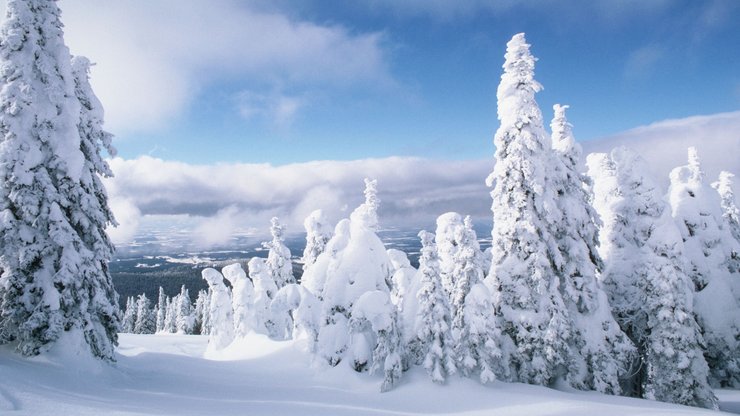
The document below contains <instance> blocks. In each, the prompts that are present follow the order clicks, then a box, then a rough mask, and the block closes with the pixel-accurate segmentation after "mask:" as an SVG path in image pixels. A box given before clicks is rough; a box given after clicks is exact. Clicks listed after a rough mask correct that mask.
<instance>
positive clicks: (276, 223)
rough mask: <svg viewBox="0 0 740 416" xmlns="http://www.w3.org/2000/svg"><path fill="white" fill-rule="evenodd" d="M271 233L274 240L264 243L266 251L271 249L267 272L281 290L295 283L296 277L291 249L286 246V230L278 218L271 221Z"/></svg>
mask: <svg viewBox="0 0 740 416" xmlns="http://www.w3.org/2000/svg"><path fill="white" fill-rule="evenodd" d="M270 233H271V234H272V240H271V241H268V242H265V243H262V245H263V246H264V247H265V248H266V249H269V252H268V254H267V261H266V262H265V265H266V266H267V272H268V273H270V276H272V280H273V281H274V282H275V284H276V285H277V287H278V289H280V288H281V287H283V286H285V285H287V284H289V283H295V277H293V263H292V262H291V260H290V249H289V248H288V247H287V246H286V245H285V238H284V236H283V235H284V233H285V230H284V227H283V226H282V225H281V224H280V220H278V218H277V217H273V218H272V220H270Z"/></svg>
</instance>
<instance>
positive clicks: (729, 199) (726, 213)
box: [712, 171, 740, 241]
mask: <svg viewBox="0 0 740 416" xmlns="http://www.w3.org/2000/svg"><path fill="white" fill-rule="evenodd" d="M734 177H735V175H733V174H732V173H730V172H727V171H722V172H720V173H719V180H717V182H714V183H712V187H713V188H714V189H716V190H717V193H718V194H719V196H720V200H721V201H722V202H721V204H722V217H723V218H724V220H725V224H727V226H728V228H729V229H730V232H731V233H732V235H733V236H734V237H735V240H737V241H740V208H738V205H737V201H736V200H735V192H734V191H733V190H732V185H733V180H732V178H734Z"/></svg>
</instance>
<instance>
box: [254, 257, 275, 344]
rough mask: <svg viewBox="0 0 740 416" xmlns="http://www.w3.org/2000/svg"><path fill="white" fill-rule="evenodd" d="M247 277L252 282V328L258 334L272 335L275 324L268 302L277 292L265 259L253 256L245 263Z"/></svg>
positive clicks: (273, 334)
mask: <svg viewBox="0 0 740 416" xmlns="http://www.w3.org/2000/svg"><path fill="white" fill-rule="evenodd" d="M247 269H249V278H250V279H252V283H253V284H254V303H253V308H254V327H253V328H254V330H255V331H256V332H258V333H260V334H265V335H269V336H272V337H274V336H275V335H276V333H275V330H276V328H275V325H274V322H273V320H272V315H271V313H270V303H271V302H272V298H273V297H275V294H276V293H277V292H278V288H277V285H275V281H274V280H272V275H270V272H269V271H268V270H267V265H266V264H265V259H263V258H259V257H253V258H252V259H251V260H249V263H248V264H247Z"/></svg>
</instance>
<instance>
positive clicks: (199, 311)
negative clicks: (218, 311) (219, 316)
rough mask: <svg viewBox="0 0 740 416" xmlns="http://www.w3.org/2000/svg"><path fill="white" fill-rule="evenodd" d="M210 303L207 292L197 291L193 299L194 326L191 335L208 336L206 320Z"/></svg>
mask: <svg viewBox="0 0 740 416" xmlns="http://www.w3.org/2000/svg"><path fill="white" fill-rule="evenodd" d="M210 303H211V301H210V298H209V296H208V291H207V290H202V289H201V290H200V291H198V297H197V298H196V299H195V324H194V326H193V333H194V334H197V335H208V334H209V333H210V329H209V320H208V307H209V305H210Z"/></svg>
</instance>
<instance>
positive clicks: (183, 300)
mask: <svg viewBox="0 0 740 416" xmlns="http://www.w3.org/2000/svg"><path fill="white" fill-rule="evenodd" d="M151 303H152V302H151V301H150V300H149V299H148V298H147V297H146V294H141V295H139V296H138V297H136V298H134V297H130V298H128V299H127V300H126V306H125V309H124V312H123V320H122V322H121V332H127V333H132V334H155V333H156V334H161V333H169V334H196V335H208V333H209V332H210V325H209V314H208V308H207V306H208V305H209V304H210V298H209V293H208V291H205V290H201V291H200V292H198V297H197V298H196V300H195V304H193V303H192V302H191V300H190V293H189V291H188V289H186V288H185V286H182V288H181V289H180V293H178V294H177V295H175V296H173V297H169V296H167V295H165V293H164V290H163V289H162V288H161V287H160V288H159V297H158V299H157V303H156V304H155V305H154V306H153V307H152V304H151Z"/></svg>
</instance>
